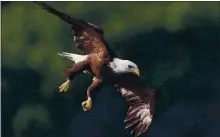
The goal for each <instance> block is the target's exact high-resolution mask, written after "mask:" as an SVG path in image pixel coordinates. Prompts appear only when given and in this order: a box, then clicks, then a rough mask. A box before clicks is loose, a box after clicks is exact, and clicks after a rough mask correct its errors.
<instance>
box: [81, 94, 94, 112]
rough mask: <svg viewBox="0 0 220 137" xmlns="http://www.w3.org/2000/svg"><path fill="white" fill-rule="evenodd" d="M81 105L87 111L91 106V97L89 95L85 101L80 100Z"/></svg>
mask: <svg viewBox="0 0 220 137" xmlns="http://www.w3.org/2000/svg"><path fill="white" fill-rule="evenodd" d="M82 107H83V110H84V111H89V110H90V109H91V107H92V99H91V97H89V98H88V99H87V100H86V101H84V102H82Z"/></svg>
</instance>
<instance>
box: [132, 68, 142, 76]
mask: <svg viewBox="0 0 220 137" xmlns="http://www.w3.org/2000/svg"><path fill="white" fill-rule="evenodd" d="M132 72H134V73H135V74H137V75H138V76H140V71H139V69H138V68H133V69H132Z"/></svg>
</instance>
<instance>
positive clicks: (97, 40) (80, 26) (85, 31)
mask: <svg viewBox="0 0 220 137" xmlns="http://www.w3.org/2000/svg"><path fill="white" fill-rule="evenodd" d="M35 3H37V4H38V5H39V6H41V7H42V8H43V9H45V10H46V11H48V12H49V13H51V14H53V15H55V16H57V17H59V18H60V19H61V20H63V21H65V22H67V23H68V24H70V25H71V28H72V30H73V34H74V41H75V42H76V44H77V47H78V48H80V49H82V50H83V51H84V54H89V53H91V51H92V50H93V48H94V47H95V46H96V45H97V44H99V45H103V46H105V47H106V49H107V51H108V53H109V55H110V57H111V58H112V57H114V56H115V53H114V52H113V51H112V50H111V49H110V47H109V46H108V44H107V42H106V41H105V40H104V32H103V30H102V29H101V28H100V27H98V26H96V25H94V24H92V23H88V22H86V21H84V20H82V19H80V18H77V17H75V16H70V15H68V14H66V13H63V12H60V11H58V10H56V9H54V8H53V7H52V6H50V5H48V4H46V3H44V2H35Z"/></svg>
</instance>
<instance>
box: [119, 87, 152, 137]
mask: <svg viewBox="0 0 220 137" xmlns="http://www.w3.org/2000/svg"><path fill="white" fill-rule="evenodd" d="M145 90H146V92H145V93H147V95H145V97H144V99H143V98H141V97H140V96H138V95H136V94H135V93H133V92H132V91H130V90H127V89H124V88H119V91H120V93H121V95H122V97H124V98H125V100H126V102H127V103H128V105H129V106H130V107H129V109H128V112H127V116H126V118H125V120H124V122H125V123H126V127H125V129H127V128H129V127H132V131H131V134H134V135H135V137H137V136H140V135H141V134H143V133H145V132H146V131H147V129H148V127H149V126H150V124H151V121H152V118H153V111H154V89H153V88H151V87H146V89H145Z"/></svg>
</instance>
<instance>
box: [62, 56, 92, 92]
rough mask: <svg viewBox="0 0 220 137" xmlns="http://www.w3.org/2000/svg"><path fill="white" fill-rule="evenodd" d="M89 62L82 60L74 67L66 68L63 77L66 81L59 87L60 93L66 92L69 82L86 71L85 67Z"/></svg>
mask: <svg viewBox="0 0 220 137" xmlns="http://www.w3.org/2000/svg"><path fill="white" fill-rule="evenodd" d="M89 63H90V61H89V60H84V61H81V62H78V63H76V64H74V65H72V66H71V67H70V68H68V69H67V70H66V71H65V72H64V75H65V76H66V77H67V81H66V82H64V83H63V84H62V85H61V86H60V87H59V89H60V92H66V91H67V90H68V88H69V84H70V81H71V80H72V79H73V78H74V76H75V75H76V74H78V73H81V72H83V71H84V70H86V68H87V66H88V65H89Z"/></svg>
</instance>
